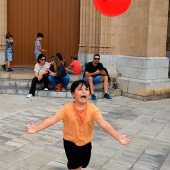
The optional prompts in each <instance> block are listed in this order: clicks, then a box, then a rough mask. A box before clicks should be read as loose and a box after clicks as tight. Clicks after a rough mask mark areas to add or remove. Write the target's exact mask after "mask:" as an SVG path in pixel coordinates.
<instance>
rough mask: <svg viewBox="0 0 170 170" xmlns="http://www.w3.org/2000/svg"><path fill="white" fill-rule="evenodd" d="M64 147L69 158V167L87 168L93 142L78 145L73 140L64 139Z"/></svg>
mask: <svg viewBox="0 0 170 170" xmlns="http://www.w3.org/2000/svg"><path fill="white" fill-rule="evenodd" d="M64 149H65V153H66V156H67V159H68V163H67V167H68V169H76V168H79V167H80V166H81V167H82V168H86V167H87V165H88V164H89V161H90V157H91V149H92V145H91V142H89V143H87V144H86V145H84V146H77V145H76V144H74V143H73V142H70V141H68V140H65V139H64Z"/></svg>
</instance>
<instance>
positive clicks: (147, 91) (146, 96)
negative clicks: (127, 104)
mask: <svg viewBox="0 0 170 170" xmlns="http://www.w3.org/2000/svg"><path fill="white" fill-rule="evenodd" d="M117 84H118V88H120V89H122V95H123V96H126V97H130V98H135V99H139V100H157V99H165V98H169V97H170V79H159V80H154V81H153V80H138V79H129V78H124V77H120V78H117Z"/></svg>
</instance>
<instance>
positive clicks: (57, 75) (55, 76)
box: [48, 55, 70, 92]
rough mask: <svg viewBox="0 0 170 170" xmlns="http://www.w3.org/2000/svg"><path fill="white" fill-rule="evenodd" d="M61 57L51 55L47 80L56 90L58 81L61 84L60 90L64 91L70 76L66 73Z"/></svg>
mask: <svg viewBox="0 0 170 170" xmlns="http://www.w3.org/2000/svg"><path fill="white" fill-rule="evenodd" d="M62 61H63V59H62V58H60V57H58V56H56V55H55V56H52V58H51V66H50V68H49V70H48V72H49V76H48V80H49V82H50V83H51V84H52V86H53V88H54V89H55V90H57V89H56V88H57V85H58V84H59V83H61V84H62V90H61V91H63V92H64V91H66V89H67V85H68V83H69V81H70V77H69V76H68V75H67V73H66V71H65V68H64V65H63V63H62Z"/></svg>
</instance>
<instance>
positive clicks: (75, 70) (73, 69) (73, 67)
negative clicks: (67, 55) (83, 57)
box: [66, 54, 81, 75]
mask: <svg viewBox="0 0 170 170" xmlns="http://www.w3.org/2000/svg"><path fill="white" fill-rule="evenodd" d="M71 60H72V62H71V64H70V66H69V67H68V68H66V71H67V73H68V74H75V75H79V74H80V73H81V65H80V63H79V61H78V60H77V55H76V54H73V55H72V56H71Z"/></svg>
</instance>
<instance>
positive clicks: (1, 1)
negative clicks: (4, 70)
mask: <svg viewBox="0 0 170 170" xmlns="http://www.w3.org/2000/svg"><path fill="white" fill-rule="evenodd" d="M6 32H7V0H0V64H3V63H4V62H5V49H6V39H5V35H6Z"/></svg>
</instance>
